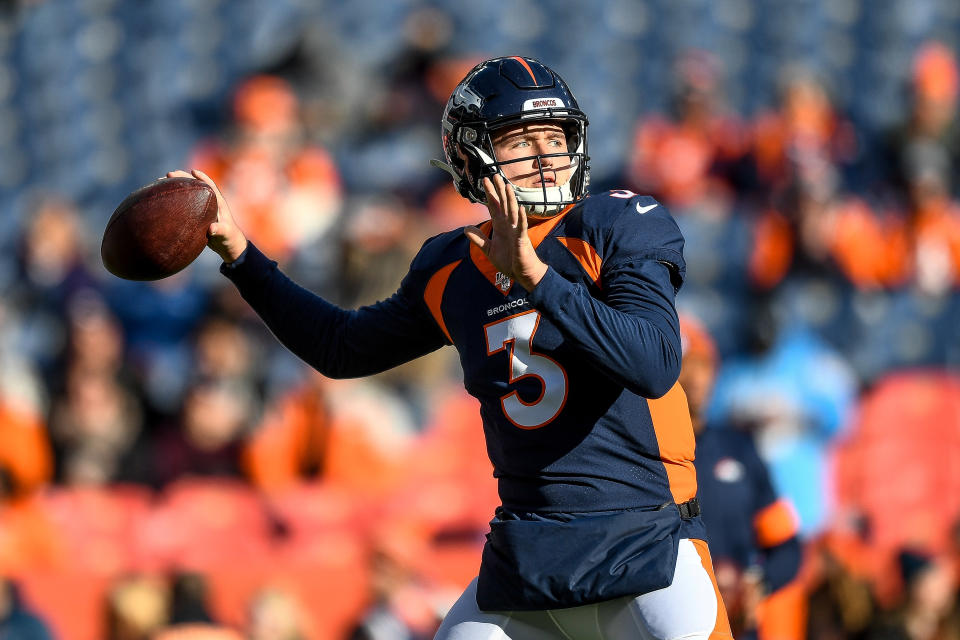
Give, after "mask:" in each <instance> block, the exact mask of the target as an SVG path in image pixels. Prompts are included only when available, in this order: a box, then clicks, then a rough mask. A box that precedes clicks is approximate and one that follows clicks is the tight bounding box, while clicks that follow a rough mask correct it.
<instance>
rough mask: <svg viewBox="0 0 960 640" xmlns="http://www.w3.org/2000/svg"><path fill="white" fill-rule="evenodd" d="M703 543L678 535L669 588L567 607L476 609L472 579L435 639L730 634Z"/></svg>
mask: <svg viewBox="0 0 960 640" xmlns="http://www.w3.org/2000/svg"><path fill="white" fill-rule="evenodd" d="M731 637H732V636H731V634H730V625H729V623H728V622H727V613H726V610H725V609H724V608H723V603H722V601H721V600H720V595H719V592H718V591H717V588H716V580H715V578H714V576H713V566H712V563H711V561H710V554H709V551H707V545H706V543H704V542H703V541H701V540H697V541H696V543H695V542H694V541H693V540H689V539H686V538H684V539H682V540H680V545H679V552H678V554H677V568H676V571H675V572H674V576H673V582H672V583H671V584H670V586H669V587H665V588H663V589H659V590H657V591H651V592H650V593H645V594H643V595H642V596H635V597H632V596H626V597H623V598H617V599H616V600H607V601H605V602H600V603H597V604H589V605H584V606H581V607H571V608H569V609H552V610H544V611H497V612H490V611H481V610H480V609H479V607H477V581H476V579H474V580H473V582H471V583H470V586H468V587H467V590H466V591H464V592H463V595H462V596H460V599H459V600H457V602H456V603H455V604H454V605H453V607H451V609H450V612H449V613H448V614H447V617H446V618H445V619H444V621H443V624H442V625H441V626H440V630H439V631H437V635H436V636H434V640H635V639H640V640H677V639H679V638H683V639H684V640H707V639H708V638H709V639H711V640H714V639H720V638H727V639H729V638H731Z"/></svg>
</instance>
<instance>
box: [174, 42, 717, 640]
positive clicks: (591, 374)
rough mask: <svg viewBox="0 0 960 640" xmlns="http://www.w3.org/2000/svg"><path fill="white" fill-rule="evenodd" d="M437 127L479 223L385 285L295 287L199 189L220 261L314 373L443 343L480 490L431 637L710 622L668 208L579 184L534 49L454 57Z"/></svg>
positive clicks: (582, 171)
mask: <svg viewBox="0 0 960 640" xmlns="http://www.w3.org/2000/svg"><path fill="white" fill-rule="evenodd" d="M442 137H443V150H444V155H445V158H444V161H442V162H441V161H434V164H435V165H436V166H439V167H441V168H443V169H444V170H446V171H448V172H449V173H450V174H451V176H452V177H453V181H454V184H455V186H456V188H457V190H458V191H459V193H460V194H461V195H463V196H464V197H466V198H469V199H470V200H472V201H476V202H483V203H486V205H487V209H488V211H489V213H490V220H488V221H486V222H484V223H483V224H481V225H479V226H476V227H467V228H465V229H456V230H453V231H450V232H447V233H442V234H440V235H438V236H435V237H433V238H430V239H429V240H427V241H426V242H425V243H424V245H423V247H422V248H421V249H420V251H419V253H418V254H417V256H416V257H415V258H414V259H413V262H412V263H411V265H410V269H409V271H408V272H407V274H406V276H405V277H404V278H403V280H402V282H401V283H400V286H399V289H398V290H397V292H396V293H395V294H394V295H393V296H392V297H390V298H389V299H387V300H384V301H382V302H379V303H377V304H374V305H371V306H367V307H362V308H360V309H357V310H344V309H340V308H338V307H336V306H334V305H331V304H330V303H328V302H326V301H325V300H323V299H321V298H318V297H317V296H315V295H314V294H312V293H310V292H308V291H306V290H304V289H302V288H300V287H298V286H297V285H296V284H294V283H293V282H291V281H290V280H289V279H287V278H286V276H284V275H283V273H281V272H280V271H279V270H278V269H277V265H276V263H274V262H272V261H271V260H270V259H269V258H267V257H266V256H264V255H263V254H262V253H261V252H260V251H258V250H257V248H256V247H255V246H254V245H253V243H250V242H248V241H247V239H246V238H245V237H244V235H243V233H242V232H241V231H240V230H239V229H238V228H237V227H236V225H235V224H234V223H233V220H232V218H231V216H230V211H229V207H228V206H227V203H226V202H225V201H223V200H222V198H221V199H220V201H219V204H220V212H219V218H218V221H217V222H215V223H213V224H212V225H211V226H210V234H209V235H210V243H209V244H210V247H211V248H212V249H213V250H214V251H216V252H217V253H218V254H220V256H221V257H222V258H223V260H224V264H223V265H222V267H221V270H222V272H223V273H224V274H225V275H226V276H227V277H228V278H230V279H231V280H232V281H233V282H234V283H235V285H236V286H237V287H238V288H239V290H240V293H241V294H242V295H243V297H244V298H245V299H246V300H247V301H248V302H249V303H250V305H251V306H252V307H253V308H254V309H255V310H256V311H257V313H258V314H259V315H260V316H261V317H262V318H263V320H264V321H265V322H266V324H267V325H268V326H269V327H270V329H271V330H272V331H273V332H274V334H275V335H276V336H277V337H278V338H279V339H280V340H281V341H282V342H283V344H285V345H286V346H287V347H288V348H289V349H291V350H292V351H293V352H294V353H296V354H297V355H298V356H300V357H301V358H303V359H304V360H305V361H306V362H308V363H309V364H311V365H312V366H314V367H315V368H317V369H318V370H319V371H320V372H322V373H323V374H325V375H327V376H331V377H346V376H362V375H368V374H373V373H376V372H379V371H382V370H384V369H388V368H390V367H393V366H396V365H398V364H400V363H403V362H406V361H408V360H411V359H413V358H416V357H418V356H421V355H424V354H426V353H429V352H431V351H434V350H435V349H439V348H440V347H442V346H444V345H453V346H454V347H455V348H456V349H457V351H458V352H459V356H460V362H461V364H462V368H463V375H464V385H465V386H466V389H467V391H469V392H470V393H471V394H472V395H474V396H475V397H476V398H477V399H478V400H479V401H480V407H481V408H480V412H481V415H482V418H483V425H484V431H485V436H486V441H487V452H488V455H489V456H490V459H491V461H492V462H493V466H494V473H495V475H496V477H497V479H498V487H499V493H500V499H501V503H502V504H501V506H500V507H499V508H498V509H497V510H496V513H495V514H494V516H493V519H492V521H491V528H490V533H489V534H488V536H487V543H486V545H485V547H484V550H483V556H482V560H481V566H480V571H479V576H478V577H477V579H475V580H474V581H473V582H472V583H471V584H470V585H469V586H468V587H467V589H466V591H465V592H464V594H463V595H462V597H461V598H460V599H459V600H458V601H457V602H456V604H454V606H453V607H452V609H451V610H450V612H449V614H448V615H447V617H446V619H445V620H444V623H443V625H442V626H441V628H440V630H439V631H438V634H437V638H441V639H451V640H453V639H456V640H474V639H477V640H479V639H481V638H511V639H514V640H537V639H541V638H543V639H546V638H558V639H559V638H577V639H578V640H585V639H589V638H606V639H608V640H620V639H624V640H625V639H627V638H658V639H667V638H681V637H683V638H708V637H711V638H712V637H718V638H719V637H729V636H730V630H729V625H728V623H727V617H726V611H725V610H724V606H723V603H722V601H721V599H720V596H719V593H718V590H717V585H716V580H715V579H714V576H713V569H712V564H711V560H710V554H709V551H708V548H707V543H706V531H705V529H704V526H703V522H702V520H701V518H700V514H699V512H700V507H699V503H698V502H697V484H696V474H695V471H694V466H693V449H694V435H693V429H692V426H691V422H690V415H689V411H688V409H687V403H686V399H685V397H684V393H683V391H682V389H681V388H680V387H679V385H678V384H677V376H678V374H679V371H680V332H679V328H678V321H677V313H676V310H675V306H674V297H675V295H676V293H677V291H678V289H679V288H680V286H681V284H682V283H683V279H684V260H683V238H682V237H681V235H680V231H679V230H678V228H677V225H676V223H675V222H674V221H673V219H672V218H671V217H670V215H669V214H668V213H667V211H666V210H665V208H664V207H663V206H662V205H661V204H659V203H658V202H657V201H656V200H654V199H653V198H651V197H648V196H642V195H636V194H634V193H631V192H629V191H623V190H619V191H610V192H606V193H601V194H597V195H590V196H588V186H589V157H588V155H587V118H586V116H585V115H584V114H583V112H582V111H581V110H580V108H579V106H578V105H577V101H576V100H575V99H574V96H573V94H572V93H571V92H570V90H569V88H568V87H567V85H566V83H565V82H564V81H563V80H562V79H561V78H560V77H559V76H558V75H557V74H556V73H554V72H553V71H552V70H551V69H549V68H548V67H546V66H545V65H544V64H542V63H541V62H539V61H537V60H535V59H532V58H525V57H519V56H512V57H502V58H495V59H492V60H487V61H485V62H483V63H481V64H479V65H477V66H476V67H474V68H473V69H472V70H471V71H470V72H469V73H468V74H467V76H466V77H465V78H464V79H463V81H462V82H461V83H460V84H459V85H458V86H457V88H456V89H455V90H454V92H453V94H452V95H451V97H450V99H449V101H448V103H447V106H446V109H445V110H444V113H443V117H442ZM169 175H183V174H182V173H178V172H174V173H172V174H169ZM195 175H196V176H197V177H199V178H201V179H206V177H205V176H204V175H203V174H202V173H199V172H196V173H195ZM211 186H215V185H213V184H212V183H211Z"/></svg>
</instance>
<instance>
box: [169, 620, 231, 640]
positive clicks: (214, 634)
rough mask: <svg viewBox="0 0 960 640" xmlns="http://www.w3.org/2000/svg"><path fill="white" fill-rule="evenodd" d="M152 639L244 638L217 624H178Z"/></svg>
mask: <svg viewBox="0 0 960 640" xmlns="http://www.w3.org/2000/svg"><path fill="white" fill-rule="evenodd" d="M150 640H243V636H242V635H240V633H238V632H236V631H234V630H233V629H228V628H226V627H219V626H216V625H209V624H178V625H175V626H172V627H167V628H166V629H163V630H162V631H160V632H158V633H156V634H154V635H152V636H151V637H150Z"/></svg>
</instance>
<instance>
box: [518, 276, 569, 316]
mask: <svg viewBox="0 0 960 640" xmlns="http://www.w3.org/2000/svg"><path fill="white" fill-rule="evenodd" d="M572 288H573V283H571V282H570V281H568V280H567V279H566V278H564V277H563V276H561V275H560V274H559V273H558V272H557V270H556V269H553V268H552V267H548V268H547V272H546V273H545V274H543V278H541V279H540V282H538V283H537V286H535V287H534V288H533V291H531V292H530V293H529V294H528V295H527V300H529V301H530V304H532V305H533V306H534V307H536V308H537V309H540V310H541V311H560V310H561V309H562V307H563V303H564V301H565V300H567V299H568V298H569V296H570V293H571V289H572Z"/></svg>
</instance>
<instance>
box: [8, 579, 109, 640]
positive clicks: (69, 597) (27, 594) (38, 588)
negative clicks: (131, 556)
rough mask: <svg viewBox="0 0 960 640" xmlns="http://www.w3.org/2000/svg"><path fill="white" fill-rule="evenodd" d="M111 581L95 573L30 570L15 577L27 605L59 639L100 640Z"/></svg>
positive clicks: (104, 631)
mask: <svg viewBox="0 0 960 640" xmlns="http://www.w3.org/2000/svg"><path fill="white" fill-rule="evenodd" d="M111 580H112V578H111V577H110V576H107V575H105V574H103V573H100V572H96V571H86V570H77V569H58V570H43V571H30V572H27V573H25V574H23V575H21V576H18V577H17V583H18V584H19V585H20V587H21V589H22V591H23V597H24V600H25V602H26V603H27V605H28V606H29V607H30V608H31V609H32V610H33V611H35V612H37V613H38V614H39V615H40V616H41V617H42V618H43V619H44V620H46V621H47V622H49V623H50V626H51V628H52V631H53V635H54V637H55V638H57V639H58V640H103V638H105V637H106V629H105V628H104V621H105V618H106V615H105V612H106V604H105V602H106V594H107V590H108V589H109V586H110V582H111Z"/></svg>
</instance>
